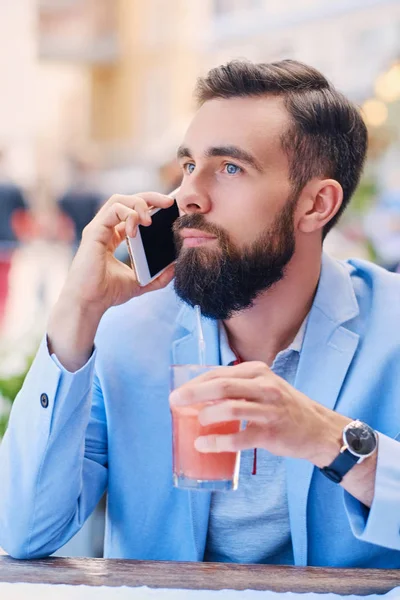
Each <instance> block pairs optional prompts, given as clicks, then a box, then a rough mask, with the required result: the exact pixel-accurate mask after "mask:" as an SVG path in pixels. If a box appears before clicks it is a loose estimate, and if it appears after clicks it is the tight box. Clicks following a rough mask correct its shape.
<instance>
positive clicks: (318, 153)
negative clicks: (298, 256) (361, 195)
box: [196, 60, 368, 237]
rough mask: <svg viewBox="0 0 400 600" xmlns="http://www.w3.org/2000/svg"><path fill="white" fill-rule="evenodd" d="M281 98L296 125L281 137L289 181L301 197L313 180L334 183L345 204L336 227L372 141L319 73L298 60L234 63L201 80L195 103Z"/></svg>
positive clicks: (357, 117)
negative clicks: (219, 99)
mask: <svg viewBox="0 0 400 600" xmlns="http://www.w3.org/2000/svg"><path fill="white" fill-rule="evenodd" d="M264 94H265V95H272V96H282V97H283V100H284V105H285V107H286V109H287V111H288V113H289V115H290V117H291V119H292V125H291V126H290V127H289V128H288V129H287V130H286V131H285V132H284V133H283V134H282V136H281V143H282V148H283V150H284V152H285V153H286V155H287V156H288V159H289V177H290V180H291V182H292V184H293V187H294V191H295V192H297V193H300V191H301V190H302V189H303V187H304V186H305V184H306V183H307V182H308V181H309V180H310V179H312V178H313V177H329V178H332V179H335V180H336V181H338V182H339V183H340V185H341V186H342V188H343V203H342V206H341V208H340V210H339V211H338V213H337V214H336V215H335V216H334V217H333V218H332V219H331V220H330V221H329V223H327V224H326V225H325V227H324V231H323V237H325V235H326V234H327V233H328V231H329V230H330V229H331V228H332V227H333V225H335V224H336V222H337V221H338V219H339V217H340V215H341V214H342V213H343V211H344V209H345V208H346V206H347V204H348V202H349V200H350V198H351V196H352V194H353V192H354V190H355V189H356V187H357V185H358V182H359V180H360V176H361V172H362V168H363V164H364V160H365V154H366V150H367V143H368V135H367V128H366V126H365V123H364V121H363V119H362V117H361V115H360V112H359V110H358V108H357V107H356V106H355V105H353V104H352V103H351V102H350V101H349V100H347V98H346V97H345V96H343V94H341V93H340V92H338V91H337V90H336V89H335V88H334V87H333V86H332V85H331V84H330V83H329V81H328V80H327V79H326V78H325V77H324V75H322V74H321V73H320V72H319V71H317V69H314V68H313V67H309V66H308V65H305V64H303V63H301V62H298V61H295V60H282V61H280V62H275V63H258V64H255V63H252V62H248V61H241V60H240V61H239V60H237V61H236V60H235V61H231V62H229V63H228V64H226V65H222V66H220V67H216V68H214V69H211V71H209V73H208V74H207V76H206V77H202V78H199V79H198V81H197V86H196V98H197V100H198V102H199V104H200V105H201V104H204V102H206V101H207V100H211V99H213V98H234V97H246V96H261V95H264Z"/></svg>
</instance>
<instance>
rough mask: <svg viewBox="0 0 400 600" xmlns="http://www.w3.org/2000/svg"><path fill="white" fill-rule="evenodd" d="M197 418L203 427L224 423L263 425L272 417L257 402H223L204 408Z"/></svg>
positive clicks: (264, 407)
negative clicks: (244, 422) (242, 422)
mask: <svg viewBox="0 0 400 600" xmlns="http://www.w3.org/2000/svg"><path fill="white" fill-rule="evenodd" d="M198 418H199V421H200V424H201V425H203V426H206V425H213V424H214V423H225V422H226V421H251V422H252V423H257V424H259V425H265V424H267V423H270V422H271V420H273V418H274V415H272V414H271V412H270V411H268V408H267V407H266V406H265V405H263V404H260V403H258V402H247V401H246V400H224V401H222V402H216V403H215V404H209V405H207V406H205V408H203V409H202V410H201V411H200V413H199V417H198Z"/></svg>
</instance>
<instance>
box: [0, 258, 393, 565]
mask: <svg viewBox="0 0 400 600" xmlns="http://www.w3.org/2000/svg"><path fill="white" fill-rule="evenodd" d="M204 333H205V339H206V345H207V362H208V363H209V364H219V363H220V342H219V334H218V326H217V323H216V322H213V321H210V320H205V321H204ZM399 342H400V277H399V276H398V275H394V274H390V273H388V272H386V271H384V270H383V269H381V268H379V267H377V266H375V265H372V264H370V263H367V262H363V261H355V260H354V261H350V262H349V263H343V262H338V261H335V260H333V259H332V258H329V257H327V256H324V257H323V267H322V272H321V278H320V283H319V287H318V291H317V294H316V297H315V301H314V304H313V307H312V309H311V312H310V316H309V319H308V323H307V329H306V333H305V338H304V344H303V348H302V352H301V356H300V362H299V367H298V372H297V377H296V382H295V385H296V387H297V388H298V389H299V390H301V391H302V392H304V393H305V394H307V395H308V396H309V397H310V398H312V399H314V400H316V401H318V402H320V403H321V404H323V405H325V406H327V407H328V408H330V409H332V410H336V411H338V412H340V413H342V414H344V415H347V416H349V417H351V418H358V419H361V420H363V421H365V422H367V423H369V425H371V426H372V427H373V428H375V429H376V430H377V431H378V432H379V453H378V468H377V476H376V486H375V499H374V502H373V505H372V507H371V510H370V511H367V509H366V508H365V507H364V506H363V505H361V504H360V503H359V502H358V501H356V500H355V499H354V498H353V497H352V496H350V495H349V494H347V493H346V492H344V490H343V488H342V487H341V486H339V485H336V484H334V483H332V482H330V481H329V480H328V479H326V478H325V477H324V476H323V475H322V474H321V473H320V472H319V471H318V470H317V469H315V468H314V467H313V465H312V464H311V463H308V462H306V461H303V460H297V459H287V490H288V502H289V513H290V526H291V533H292V540H293V550H294V560H295V564H296V565H327V566H335V567H336V566H337V567H390V568H395V567H400V442H399V440H400V343H399ZM197 358H198V357H197V345H196V336H195V318H194V314H193V310H192V309H190V308H189V307H188V306H186V305H184V304H182V303H181V302H180V301H179V300H178V299H177V297H176V295H175V293H174V291H173V288H172V286H171V285H170V286H169V287H168V288H166V289H164V290H162V291H159V292H153V293H151V294H148V295H145V296H142V297H141V298H138V299H134V300H132V301H130V302H128V303H127V304H125V305H123V306H120V307H116V308H113V309H110V310H109V311H108V312H107V313H106V315H105V316H104V318H103V320H102V322H101V325H100V327H99V331H98V335H97V338H96V350H95V352H94V353H93V355H92V357H91V359H90V360H89V362H88V363H87V364H86V365H85V366H84V367H83V368H82V369H81V370H80V371H78V372H77V373H74V374H71V373H68V372H67V371H66V370H65V369H63V368H62V367H61V366H60V365H59V364H58V362H57V359H55V357H51V356H49V353H48V350H47V345H46V342H45V341H43V343H42V345H41V347H40V349H39V352H38V354H37V357H36V359H35V361H34V363H33V365H32V368H31V370H30V372H29V374H28V376H27V378H26V381H25V383H24V386H23V388H22V390H21V392H20V394H19V396H18V397H17V399H16V401H15V403H14V407H13V410H12V414H11V419H10V424H9V428H8V431H7V433H6V435H5V437H4V440H3V442H2V444H1V446H0V546H2V547H3V548H4V549H5V550H6V551H7V552H8V553H9V554H11V555H12V556H14V557H16V558H34V557H42V556H46V555H49V554H51V553H53V552H54V551H55V550H57V549H58V548H60V547H61V546H62V545H64V544H65V543H66V542H67V541H68V540H69V539H70V538H71V537H72V536H73V535H74V533H76V532H77V531H78V530H79V528H80V527H81V526H82V524H83V523H84V521H85V519H87V517H88V516H89V515H90V513H91V512H92V511H93V509H94V507H95V506H96V504H97V502H98V500H99V498H100V497H101V495H102V494H103V492H104V490H105V489H106V488H107V489H108V504H107V523H106V535H105V556H106V557H122V558H137V559H157V560H182V561H201V560H202V559H203V556H204V549H205V544H206V536H207V528H208V518H209V508H210V494H209V493H206V492H202V493H198V492H197V493H196V492H188V491H182V490H177V489H175V488H173V486H172V479H171V472H172V452H171V417H170V411H169V404H168V395H169V372H168V369H169V365H170V364H171V363H191V362H197ZM43 394H46V397H47V398H48V405H47V406H46V404H47V402H46V397H44V396H43ZM396 439H397V441H396ZM265 493H266V494H267V493H268V490H266V491H265Z"/></svg>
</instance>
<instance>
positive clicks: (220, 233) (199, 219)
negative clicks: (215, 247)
mask: <svg viewBox="0 0 400 600" xmlns="http://www.w3.org/2000/svg"><path fill="white" fill-rule="evenodd" d="M181 229H199V230H200V231H204V233H209V234H210V235H213V236H215V237H216V238H218V239H220V240H226V239H227V237H228V234H227V232H226V231H225V230H224V229H222V227H218V226H217V225H214V224H213V223H208V221H206V219H205V218H204V216H203V215H201V214H199V213H192V214H190V215H182V216H181V217H178V218H177V219H176V221H175V222H174V224H173V232H174V233H175V234H178V233H179V231H180V230H181Z"/></svg>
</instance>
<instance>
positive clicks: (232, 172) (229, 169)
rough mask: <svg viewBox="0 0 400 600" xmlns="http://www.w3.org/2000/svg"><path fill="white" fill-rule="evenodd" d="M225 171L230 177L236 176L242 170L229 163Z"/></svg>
mask: <svg viewBox="0 0 400 600" xmlns="http://www.w3.org/2000/svg"><path fill="white" fill-rule="evenodd" d="M225 170H226V172H227V173H228V174H229V175H236V174H237V173H240V172H241V170H242V169H241V168H240V167H238V166H237V165H234V164H233V163H227V164H226V165H225Z"/></svg>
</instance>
